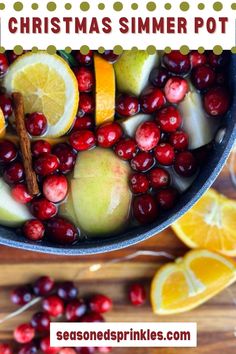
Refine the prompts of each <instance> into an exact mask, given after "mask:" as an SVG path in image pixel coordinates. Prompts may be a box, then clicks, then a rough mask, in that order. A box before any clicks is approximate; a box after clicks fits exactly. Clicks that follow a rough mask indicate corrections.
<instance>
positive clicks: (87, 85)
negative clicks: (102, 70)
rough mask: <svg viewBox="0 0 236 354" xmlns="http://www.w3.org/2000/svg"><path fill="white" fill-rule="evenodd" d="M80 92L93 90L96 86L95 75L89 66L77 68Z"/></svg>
mask: <svg viewBox="0 0 236 354" xmlns="http://www.w3.org/2000/svg"><path fill="white" fill-rule="evenodd" d="M75 76H76V78H77V80H78V84H79V91H80V92H91V91H92V90H93V88H94V75H93V72H92V70H90V69H89V68H85V67H81V68H79V69H76V70H75Z"/></svg>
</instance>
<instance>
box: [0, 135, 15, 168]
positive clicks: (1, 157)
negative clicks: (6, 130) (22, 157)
mask: <svg viewBox="0 0 236 354" xmlns="http://www.w3.org/2000/svg"><path fill="white" fill-rule="evenodd" d="M16 157H17V150H16V146H15V145H14V144H13V143H12V142H11V141H9V140H2V141H0V163H9V162H12V161H14V160H15V159H16Z"/></svg>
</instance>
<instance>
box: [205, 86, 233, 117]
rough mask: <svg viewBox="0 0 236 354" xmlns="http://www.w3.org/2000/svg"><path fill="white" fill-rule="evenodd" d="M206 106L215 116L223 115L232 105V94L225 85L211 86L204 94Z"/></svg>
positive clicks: (207, 110) (209, 112) (208, 111)
mask: <svg viewBox="0 0 236 354" xmlns="http://www.w3.org/2000/svg"><path fill="white" fill-rule="evenodd" d="M203 100H204V108H205V110H206V112H207V113H208V114H210V115H211V116H213V117H217V116H223V115H225V114H226V113H227V111H228V110H229V106H230V94H229V92H228V91H227V90H226V89H225V88H224V87H214V88H211V89H210V90H209V91H208V92H207V93H206V94H205V95H204V99H203Z"/></svg>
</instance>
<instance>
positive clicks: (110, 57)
mask: <svg viewBox="0 0 236 354" xmlns="http://www.w3.org/2000/svg"><path fill="white" fill-rule="evenodd" d="M102 57H103V58H104V59H106V60H107V61H109V62H110V63H115V62H116V61H117V60H118V59H119V57H120V56H119V55H117V54H115V53H114V52H113V50H105V52H104V53H103V54H102Z"/></svg>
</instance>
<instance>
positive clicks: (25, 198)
mask: <svg viewBox="0 0 236 354" xmlns="http://www.w3.org/2000/svg"><path fill="white" fill-rule="evenodd" d="M11 195H12V197H13V198H14V199H15V201H17V202H18V203H20V204H27V203H29V202H31V200H32V199H33V197H32V196H31V195H29V193H28V190H27V187H26V185H25V184H16V185H15V186H14V187H12V190H11Z"/></svg>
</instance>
